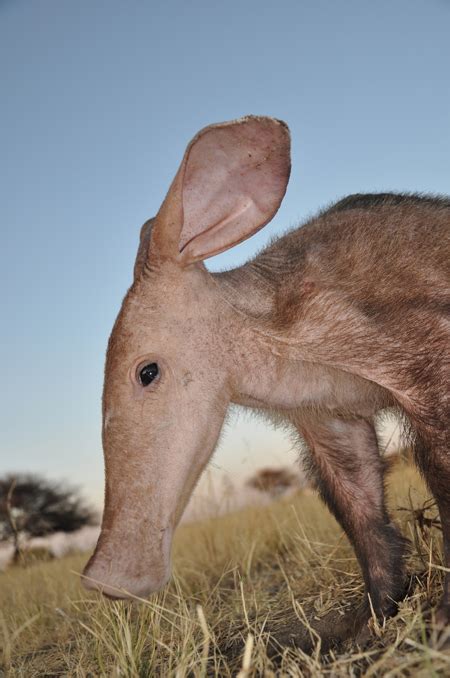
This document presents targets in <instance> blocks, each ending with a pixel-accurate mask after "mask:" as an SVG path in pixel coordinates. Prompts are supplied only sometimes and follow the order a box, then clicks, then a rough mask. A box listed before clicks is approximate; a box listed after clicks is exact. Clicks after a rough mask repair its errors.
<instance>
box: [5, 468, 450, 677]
mask: <svg viewBox="0 0 450 678" xmlns="http://www.w3.org/2000/svg"><path fill="white" fill-rule="evenodd" d="M389 485H390V488H391V489H390V496H391V501H390V503H391V507H392V509H393V513H394V516H395V518H396V520H397V521H398V522H400V523H401V524H402V529H403V531H404V533H405V534H406V535H407V536H409V538H410V539H411V541H412V543H413V548H412V552H411V555H410V556H409V560H408V568H409V570H410V571H411V572H415V573H416V574H415V577H414V585H413V587H412V590H411V592H410V595H409V596H408V598H407V599H406V600H405V601H404V602H403V603H402V604H401V606H400V611H399V614H398V615H397V617H395V618H394V619H390V620H387V621H386V622H385V624H382V625H380V624H378V625H377V624H374V625H373V631H372V637H371V638H370V640H369V642H368V643H367V644H366V645H365V646H364V647H363V648H359V647H357V646H356V644H355V643H352V642H347V644H346V645H345V646H343V647H341V648H339V650H335V651H331V652H329V653H328V654H325V655H323V654H322V653H321V652H320V649H321V639H320V638H319V637H317V634H315V632H314V630H313V629H312V628H311V626H310V623H313V622H314V620H317V619H320V618H322V619H323V618H327V615H328V616H330V615H335V617H336V616H338V617H339V616H340V615H343V614H345V613H346V612H348V611H350V612H351V610H352V609H353V608H354V607H356V606H357V604H358V602H359V600H360V599H361V596H362V592H363V585H362V581H361V577H360V574H359V570H358V567H357V564H356V561H355V558H354V555H353V552H352V549H351V547H350V546H349V544H348V542H347V540H346V538H345V537H344V536H343V534H342V531H341V530H340V528H339V527H338V526H337V524H336V523H335V521H334V520H333V519H332V517H331V516H330V515H329V513H328V512H327V510H326V509H325V508H324V507H323V506H322V504H321V502H320V500H319V499H318V498H317V497H316V496H314V495H310V494H299V495H297V496H295V497H291V498H290V499H289V500H287V501H280V502H277V503H274V504H273V505H270V506H268V507H264V508H258V509H253V508H249V509H245V510H244V511H240V512H239V513H235V514H230V515H227V516H223V517H221V518H215V519H210V520H206V521H204V522H201V523H197V524H192V525H186V526H183V527H182V528H180V530H179V531H178V533H177V536H176V540H175V545H174V576H173V579H172V581H171V583H170V585H169V586H168V587H167V588H166V589H165V590H164V591H163V592H162V593H160V594H159V595H156V596H153V597H152V598H150V599H149V600H135V601H133V602H122V601H116V602H111V601H107V600H104V599H102V598H100V597H99V596H97V595H96V594H89V593H87V592H85V591H84V590H83V589H82V588H81V586H80V582H79V577H78V576H77V573H79V572H80V571H81V570H82V567H83V564H84V562H85V561H86V555H74V556H70V557H66V558H64V559H63V560H60V561H52V562H46V563H42V564H34V565H32V566H31V567H28V568H10V569H9V570H7V571H6V572H5V573H3V574H1V575H0V601H1V608H0V609H1V612H0V641H1V646H2V654H1V662H2V666H3V672H4V673H5V674H10V675H11V676H26V678H33V676H60V675H61V676H80V677H87V676H121V677H122V676H124V677H130V678H132V677H133V678H134V677H138V676H140V677H144V676H149V677H150V676H151V677H153V676H174V677H176V678H182V677H184V676H192V677H195V678H197V677H198V678H200V677H204V676H225V677H226V676H237V675H238V676H239V678H247V677H250V676H275V675H280V676H330V677H331V676H333V677H334V676H336V677H338V676H349V677H350V676H362V675H364V676H380V675H384V676H389V677H394V676H419V677H420V676H424V677H425V676H427V677H428V676H438V675H439V676H441V675H444V676H445V675H448V676H450V653H449V652H448V650H446V649H445V637H444V638H443V637H442V636H439V635H438V634H437V633H435V632H434V631H433V627H432V625H431V624H430V623H429V622H428V621H426V619H427V615H428V614H429V612H428V611H429V609H430V608H431V607H432V606H433V605H435V604H436V602H437V600H438V597H439V595H440V592H441V587H442V576H443V569H442V558H441V539H440V533H439V530H438V529H437V528H435V527H433V526H431V527H430V526H429V525H428V521H427V520H425V522H424V521H423V520H421V518H422V513H421V507H423V506H424V503H425V501H426V499H427V496H428V495H427V492H426V490H425V488H424V486H423V484H422V482H421V481H420V479H419V478H418V476H417V475H416V473H415V471H414V470H413V469H412V468H411V467H410V466H409V465H407V464H405V463H403V462H401V464H400V466H398V467H397V468H396V469H395V470H394V472H393V474H392V477H391V481H390V483H389ZM432 516H433V507H431V508H430V509H429V510H428V513H426V514H425V518H427V517H432ZM291 625H297V627H298V628H299V629H302V630H303V632H305V630H306V633H310V634H311V637H312V639H313V641H314V642H313V645H314V649H313V651H312V653H309V654H305V653H304V652H302V651H301V650H299V649H294V648H289V649H286V650H284V652H283V653H282V656H281V657H279V658H278V659H277V660H273V659H271V658H270V655H271V652H268V648H269V647H270V642H269V641H270V639H271V638H273V637H276V635H277V633H278V632H279V631H280V630H281V631H283V630H284V629H286V628H287V627H289V626H291ZM448 640H449V639H448V638H447V642H448Z"/></svg>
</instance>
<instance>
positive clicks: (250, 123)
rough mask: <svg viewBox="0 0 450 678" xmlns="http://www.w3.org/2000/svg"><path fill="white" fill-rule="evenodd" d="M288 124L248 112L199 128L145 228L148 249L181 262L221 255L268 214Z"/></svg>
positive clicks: (283, 172) (277, 198) (283, 175)
mask: <svg viewBox="0 0 450 678" xmlns="http://www.w3.org/2000/svg"><path fill="white" fill-rule="evenodd" d="M290 167H291V163H290V136H289V129H288V127H287V125H286V124H285V123H283V122H281V121H279V120H275V119H274V118H267V117H257V116H248V117H246V118H241V119H239V120H235V121H232V122H225V123H220V124H217V125H211V126H209V127H206V128H205V129H203V130H201V132H199V133H198V134H197V136H196V137H195V138H194V139H193V140H192V141H191V143H190V144H189V146H188V147H187V149H186V152H185V155H184V158H183V161H182V163H181V166H180V168H179V170H178V173H177V175H176V177H175V179H174V181H173V183H172V186H171V187H170V189H169V192H168V194H167V196H166V199H165V201H164V203H163V205H162V207H161V210H160V212H159V214H158V216H157V218H156V220H155V223H154V226H153V229H152V231H153V232H152V246H151V250H152V251H153V250H154V249H156V250H159V253H160V254H163V255H165V256H169V257H170V258H176V259H177V260H178V261H179V262H180V263H181V264H182V265H187V264H192V263H194V262H195V261H199V260H202V259H207V258H208V257H211V256H213V255H214V254H218V253H219V252H223V251H224V250H226V249H228V248H230V247H232V246H233V245H236V244H237V243H239V242H241V241H242V240H245V239H246V238H248V237H249V236H251V235H253V233H256V231H258V230H259V229H260V228H262V227H263V226H264V225H265V224H267V222H268V221H270V220H271V219H272V217H273V216H274V215H275V213H276V211H277V210H278V208H279V206H280V203H281V201H282V199H283V196H284V194H285V192H286V187H287V183H288V180H289V174H290Z"/></svg>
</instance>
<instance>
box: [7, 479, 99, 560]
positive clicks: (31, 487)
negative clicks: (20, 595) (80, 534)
mask: <svg viewBox="0 0 450 678" xmlns="http://www.w3.org/2000/svg"><path fill="white" fill-rule="evenodd" d="M95 523H96V515H95V513H94V511H93V510H92V509H91V508H90V507H89V506H88V505H87V504H86V503H85V502H84V500H83V499H82V498H81V497H80V495H79V493H78V492H77V490H75V489H73V488H70V487H67V486H63V485H60V484H58V483H52V482H50V481H48V480H46V479H44V478H40V477H39V476H35V475H31V474H24V473H18V474H10V475H7V476H4V477H3V478H0V541H11V542H12V543H13V544H14V560H15V561H17V560H18V559H19V558H20V553H21V546H22V545H23V542H24V541H26V540H27V539H29V538H30V537H43V536H45V535H48V534H51V533H52V532H60V531H61V532H74V531H75V530H78V529H79V528H80V527H83V526H85V525H92V524H95Z"/></svg>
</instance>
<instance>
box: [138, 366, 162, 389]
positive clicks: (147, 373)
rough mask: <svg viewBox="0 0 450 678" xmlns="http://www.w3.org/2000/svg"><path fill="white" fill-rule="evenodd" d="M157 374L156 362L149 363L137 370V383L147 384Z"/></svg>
mask: <svg viewBox="0 0 450 678" xmlns="http://www.w3.org/2000/svg"><path fill="white" fill-rule="evenodd" d="M158 374H159V368H158V365H157V363H149V364H148V365H144V367H141V369H140V370H139V383H140V384H141V386H148V385H149V384H151V383H152V381H153V380H154V379H156V377H157V376H158Z"/></svg>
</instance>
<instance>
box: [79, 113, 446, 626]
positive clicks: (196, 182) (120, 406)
mask: <svg viewBox="0 0 450 678" xmlns="http://www.w3.org/2000/svg"><path fill="white" fill-rule="evenodd" d="M289 172H290V139H289V132H288V129H287V127H286V125H285V124H284V123H282V122H280V121H277V120H274V119H271V118H264V117H254V116H250V117H247V118H242V119H241V120H237V121H233V122H230V123H223V124H219V125H212V126H210V127H207V128H205V129H204V130H202V131H201V132H200V133H199V134H198V135H197V136H196V137H195V138H194V139H193V141H192V142H191V143H190V144H189V146H188V148H187V150H186V153H185V155H184V158H183V160H182V163H181V165H180V168H179V170H178V172H177V174H176V176H175V179H174V181H173V183H172V185H171V187H170V189H169V192H168V194H167V196H166V198H165V200H164V203H163V205H162V206H161V209H160V210H159V212H158V214H157V216H156V217H155V219H153V220H151V221H149V222H147V223H146V224H144V226H143V228H142V231H141V241H140V246H139V250H138V254H137V258H136V264H135V270H134V282H133V285H132V286H131V288H130V290H129V291H128V294H127V295H126V297H125V299H124V302H123V304H122V308H121V311H120V313H119V316H118V318H117V321H116V323H115V326H114V328H113V331H112V334H111V338H110V341H109V346H108V353H107V359H106V368H105V385H104V396H103V447H104V456H105V468H106V495H105V511H104V516H103V523H102V530H101V535H100V538H99V541H98V544H97V547H96V550H95V553H94V555H93V556H92V558H91V559H90V561H89V563H88V564H87V566H86V570H85V576H86V579H84V583H85V584H86V586H87V587H88V588H94V589H99V590H101V591H102V592H103V593H105V594H106V595H109V596H112V597H127V596H129V595H131V596H133V595H134V596H146V595H148V594H149V593H151V592H153V591H157V590H159V589H160V588H161V587H162V586H164V584H165V583H166V582H167V580H168V578H169V576H170V550H171V543H172V536H173V533H174V530H175V528H176V526H177V524H178V522H179V520H180V517H181V515H182V513H183V510H184V508H185V506H186V503H187V501H188V500H189V497H190V495H191V493H192V490H193V488H194V486H195V484H196V482H197V480H198V478H199V476H200V474H201V473H202V471H203V469H204V468H205V466H206V464H207V463H208V460H209V459H210V457H211V454H212V453H213V451H214V448H215V446H216V443H217V440H218V437H219V435H220V431H221V428H222V424H223V421H224V418H225V416H226V412H227V408H228V405H229V403H230V402H235V403H239V404H242V405H246V406H248V407H253V408H258V409H260V410H264V411H265V412H266V414H267V415H268V417H269V418H270V419H271V420H273V421H275V423H278V422H281V423H283V425H285V424H286V423H289V424H290V425H291V426H292V427H293V428H294V429H295V430H296V431H297V432H298V434H299V436H301V437H302V438H303V440H305V441H306V442H307V444H308V447H309V466H310V467H311V472H312V474H313V476H314V478H315V480H316V482H317V485H318V487H319V489H320V491H321V494H322V496H323V498H324V500H325V501H326V503H327V504H328V506H329V508H330V509H331V510H332V512H333V513H334V515H335V516H336V517H337V519H338V520H339V521H340V523H341V525H342V526H343V527H344V529H345V530H346V532H347V535H348V536H349V538H350V540H351V541H352V543H353V545H354V546H355V550H356V553H357V556H358V558H359V561H360V564H361V567H362V570H363V574H364V579H365V583H366V592H367V593H368V594H370V598H371V601H372V603H373V605H374V607H375V611H376V612H377V614H379V615H380V616H383V615H385V614H386V615H387V614H391V613H392V612H393V611H394V608H395V601H397V600H399V598H400V597H401V595H402V591H403V590H404V586H403V584H404V581H403V565H402V563H403V554H404V550H405V545H404V540H403V539H402V537H401V536H400V535H399V534H398V532H397V530H396V529H395V527H394V526H393V525H392V524H391V522H390V520H389V517H388V515H387V512H386V509H385V505H384V491H383V479H382V474H383V467H382V464H381V463H380V461H379V455H378V449H377V443H376V435H375V432H374V428H373V417H374V416H375V415H376V414H377V413H378V412H379V411H380V410H382V409H384V408H386V407H391V408H392V407H396V408H397V409H399V410H401V411H402V412H403V414H406V416H407V417H408V418H409V420H410V422H411V428H412V430H413V432H414V433H415V435H416V439H417V458H418V461H419V464H420V466H421V469H422V471H423V473H424V475H425V476H426V479H427V481H428V483H429V485H430V488H431V489H432V491H433V493H434V495H435V497H436V500H437V502H438V506H439V509H440V511H441V518H442V523H443V526H444V543H445V554H446V555H445V558H446V566H447V567H450V500H448V498H447V497H448V492H447V489H446V488H448V486H449V483H450V459H449V455H448V449H449V444H450V443H449V439H448V436H449V433H448V432H449V430H450V421H449V417H450V414H449V408H448V400H447V398H448V383H449V371H448V361H447V362H446V356H448V342H449V324H448V316H446V314H445V313H446V312H445V309H446V308H447V307H448V299H449V296H450V293H449V274H448V261H449V260H450V252H449V238H448V232H449V223H450V202H448V201H446V200H445V199H443V200H438V199H434V198H427V199H424V198H418V197H414V196H392V195H390V194H387V195H386V196H381V197H377V196H350V197H349V198H347V199H345V200H343V201H341V202H340V203H338V204H337V205H335V206H333V207H331V208H330V209H329V210H328V211H327V212H324V213H322V214H321V215H319V217H318V218H316V219H312V220H311V221H310V222H308V223H307V224H305V225H304V226H303V227H302V228H299V229H297V230H294V231H292V232H290V233H288V234H286V235H285V236H283V238H280V239H279V240H278V241H276V242H275V243H273V244H272V245H271V246H269V247H268V248H267V249H266V250H265V251H264V252H262V253H261V254H260V255H258V257H256V258H255V259H254V260H253V261H251V262H249V263H248V264H246V265H245V266H243V267H241V268H239V269H235V270H233V271H229V272H225V273H219V274H210V273H209V272H208V271H207V270H206V268H205V266H204V264H203V260H205V259H207V258H208V257H210V256H212V255H214V254H217V253H219V252H222V251H224V250H225V249H227V248H230V247H232V246H233V245H235V244H237V243H238V242H240V241H242V240H244V239H245V238H248V237H249V236H251V235H252V234H253V233H255V232H256V231H257V230H259V229H260V228H262V227H263V226H264V225H265V224H266V223H267V222H268V221H270V219H271V218H272V217H273V216H274V214H275V213H276V211H277V209H278V207H279V205H280V203H281V201H282V199H283V196H284V193H285V191H286V187H287V183H288V179H289ZM418 252H420V260H419V259H418V257H417V253H418ZM424 346H427V350H426V351H424ZM154 363H156V364H157V365H158V370H159V372H158V376H157V377H156V378H155V379H154V381H152V382H151V383H149V384H148V385H146V386H144V385H142V383H141V381H140V373H141V370H142V368H143V367H144V366H145V365H148V364H154ZM446 403H447V405H446ZM367 534H371V535H372V536H371V539H369V540H366V539H365V535H367ZM367 609H368V607H367V606H363V607H362V608H361V612H360V614H359V615H358V617H357V618H358V620H360V621H361V623H363V622H364V621H365V620H366V619H367ZM449 610H450V583H449V580H448V577H447V582H446V588H445V595H444V599H443V601H442V603H441V606H440V608H439V613H438V619H439V621H440V623H441V624H446V623H448V618H449ZM347 626H349V625H348V624H347Z"/></svg>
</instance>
